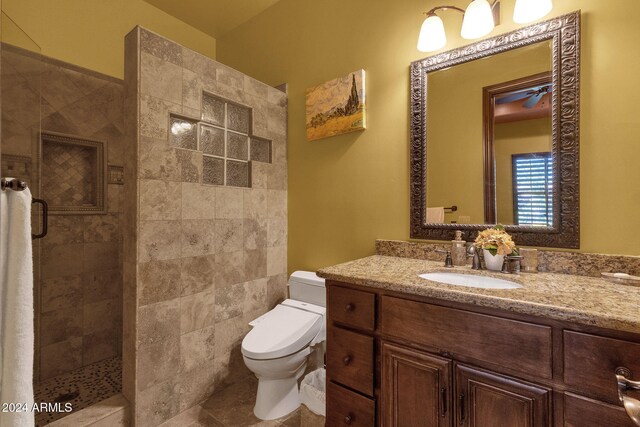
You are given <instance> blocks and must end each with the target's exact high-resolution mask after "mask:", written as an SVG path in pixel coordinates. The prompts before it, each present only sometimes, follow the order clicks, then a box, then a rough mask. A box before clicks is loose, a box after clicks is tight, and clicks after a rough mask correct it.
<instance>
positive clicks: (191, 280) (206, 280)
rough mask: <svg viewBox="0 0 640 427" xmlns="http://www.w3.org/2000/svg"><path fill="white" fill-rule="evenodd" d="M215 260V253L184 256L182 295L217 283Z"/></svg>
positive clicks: (181, 277)
mask: <svg viewBox="0 0 640 427" xmlns="http://www.w3.org/2000/svg"><path fill="white" fill-rule="evenodd" d="M215 261H216V258H215V256H214V255H206V256H197V257H189V258H183V259H182V274H181V275H180V284H181V288H180V295H181V296H185V295H191V294H195V293H198V292H204V291H208V290H210V289H212V288H213V286H214V283H216V282H215V276H214V274H213V272H214V269H215V267H214V265H215Z"/></svg>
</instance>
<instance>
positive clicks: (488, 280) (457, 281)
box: [418, 273, 522, 289]
mask: <svg viewBox="0 0 640 427" xmlns="http://www.w3.org/2000/svg"><path fill="white" fill-rule="evenodd" d="M418 277H421V278H423V279H427V280H433V281H434V282H440V283H446V284H447V285H454V286H466V287H468V288H482V289H518V288H521V287H522V285H519V284H518V283H516V282H512V281H510V280H504V279H495V278H493V277H488V276H476V275H475V274H461V273H425V274H420V275H419V276H418Z"/></svg>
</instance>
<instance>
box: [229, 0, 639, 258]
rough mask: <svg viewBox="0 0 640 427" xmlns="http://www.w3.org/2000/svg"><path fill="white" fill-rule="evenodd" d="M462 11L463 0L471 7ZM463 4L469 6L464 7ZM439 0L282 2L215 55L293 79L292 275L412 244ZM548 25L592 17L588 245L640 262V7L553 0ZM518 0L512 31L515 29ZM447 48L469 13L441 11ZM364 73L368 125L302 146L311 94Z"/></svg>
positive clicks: (585, 212)
mask: <svg viewBox="0 0 640 427" xmlns="http://www.w3.org/2000/svg"><path fill="white" fill-rule="evenodd" d="M462 3H465V2H462ZM462 3H460V4H462ZM436 4H442V2H436V1H433V0H432V1H424V0H404V1H401V2H400V1H373V2H372V1H371V0H349V1H342V0H324V1H311V0H281V1H280V2H279V3H277V4H276V5H274V6H273V7H271V8H269V9H267V10H266V11H265V12H263V13H262V14H260V15H258V16H257V17H255V18H254V19H252V20H250V21H249V22H247V23H245V24H243V25H242V26H240V27H239V28H237V29H236V30H234V31H232V32H230V33H229V34H227V35H226V36H224V37H222V38H219V39H218V45H217V55H218V59H219V60H221V61H222V62H225V63H227V64H229V65H231V66H233V67H236V68H238V69H239V70H240V71H242V72H245V73H247V74H249V75H251V76H253V77H256V78H258V79H260V80H263V81H266V82H267V83H270V84H279V83H283V82H287V83H289V95H290V96H289V108H290V110H289V269H290V270H292V269H299V268H305V269H314V268H318V267H322V266H326V265H330V264H334V263H337V262H341V261H346V260H349V259H353V258H357V257H361V256H365V255H368V254H371V253H373V252H374V239H375V238H387V239H407V238H408V237H409V169H408V164H409V142H408V141H409V68H408V67H409V63H410V62H411V61H414V60H416V59H419V58H421V57H424V56H425V54H423V53H420V52H418V51H417V50H416V48H415V46H416V41H417V39H418V32H419V29H420V24H421V21H422V19H423V17H422V15H421V13H422V12H423V11H425V10H428V9H429V8H430V7H432V6H434V5H436ZM553 4H554V9H553V11H552V13H551V15H549V16H553V15H560V14H563V13H568V12H571V11H573V10H577V9H582V12H583V22H582V24H583V26H582V72H581V82H582V83H581V84H582V88H581V98H580V99H581V108H582V111H581V114H582V116H581V129H580V130H581V138H582V139H581V156H580V157H581V165H580V171H581V221H582V222H581V250H582V251H586V252H601V253H613V254H632V255H640V243H639V242H638V239H637V238H636V237H634V236H633V234H631V235H630V234H629V228H630V226H638V225H640V167H638V159H640V141H639V138H640V114H638V108H637V100H638V99H640V85H639V84H638V83H637V75H638V74H640V55H636V54H635V52H637V51H638V40H640V26H638V25H637V22H636V20H637V16H640V2H638V1H637V0H617V1H616V2H615V7H612V5H611V2H606V1H601V0H555V1H554V2H553ZM513 5H514V0H502V18H503V24H502V25H500V26H499V27H497V28H496V29H495V30H494V32H493V33H492V34H493V35H495V34H498V33H502V32H506V31H510V30H513V29H515V28H517V25H516V24H514V23H513V20H512V14H513ZM442 16H443V18H444V21H445V27H446V28H447V32H448V39H449V43H448V45H447V47H448V48H452V47H455V46H461V45H463V44H465V43H464V42H463V41H462V40H461V39H460V37H459V36H458V35H457V34H456V33H457V32H459V30H460V23H461V16H460V15H459V14H457V13H455V12H444V13H442ZM358 68H365V70H366V71H367V103H368V106H367V114H368V120H367V121H368V125H367V130H366V131H364V132H358V133H353V134H348V135H343V136H339V137H334V138H330V139H325V140H319V141H314V142H307V141H306V140H305V134H304V131H305V118H304V93H305V92H304V91H305V89H306V88H307V87H310V86H313V85H317V84H319V83H322V82H324V81H326V80H329V79H331V78H334V77H336V76H340V75H344V74H346V73H348V72H350V71H352V70H355V69H358Z"/></svg>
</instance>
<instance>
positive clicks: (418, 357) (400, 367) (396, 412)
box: [381, 343, 452, 427]
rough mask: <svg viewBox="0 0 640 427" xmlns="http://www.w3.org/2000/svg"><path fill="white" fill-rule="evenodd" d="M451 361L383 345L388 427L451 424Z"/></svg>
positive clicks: (384, 407) (384, 405)
mask: <svg viewBox="0 0 640 427" xmlns="http://www.w3.org/2000/svg"><path fill="white" fill-rule="evenodd" d="M450 379H451V361H450V360H448V359H443V358H440V357H437V356H431V355H428V354H425V353H422V352H420V351H416V350H411V349H408V348H403V347H398V346H395V345H392V344H389V343H383V344H382V393H381V395H382V419H383V420H384V426H385V427H444V426H449V425H451V406H452V405H451V403H450V401H451V399H450V396H451V387H450Z"/></svg>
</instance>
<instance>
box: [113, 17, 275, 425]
mask: <svg viewBox="0 0 640 427" xmlns="http://www.w3.org/2000/svg"><path fill="white" fill-rule="evenodd" d="M137 31H138V32H139V34H140V46H139V47H138V49H139V51H140V52H142V56H141V61H142V64H139V66H138V76H139V78H140V82H139V83H140V84H139V88H138V90H137V91H136V92H135V94H136V99H137V100H139V102H140V117H139V119H138V122H137V128H136V129H134V132H135V133H136V135H135V139H136V141H139V144H138V145H137V148H138V150H139V159H138V160H137V164H136V170H137V171H138V174H137V178H138V179H137V180H135V184H136V188H137V191H138V192H139V196H138V199H136V202H137V205H135V207H134V209H135V210H136V216H137V217H136V220H135V223H136V224H137V229H136V230H135V232H136V233H137V232H138V231H139V241H138V242H137V244H136V247H135V253H136V254H137V255H138V259H137V261H136V269H137V273H136V275H137V276H136V279H135V282H134V283H136V287H137V291H136V296H137V298H138V303H137V304H136V306H137V313H136V316H137V320H135V319H131V321H135V322H136V324H134V325H133V328H134V329H135V332H129V333H133V334H137V337H138V339H137V343H138V350H137V355H136V356H135V357H134V360H135V365H136V371H135V381H137V385H136V390H137V392H136V400H137V403H136V404H135V405H134V414H135V420H136V422H137V424H138V425H143V426H144V425H158V424H160V423H161V422H164V421H166V420H168V419H170V418H172V417H173V416H174V415H176V412H177V411H179V412H183V411H185V410H187V409H188V408H190V407H192V406H194V405H197V404H198V403H200V402H202V401H203V400H205V399H206V398H207V397H208V396H209V395H210V394H211V393H212V392H213V390H214V389H216V388H219V387H224V386H226V385H228V384H230V383H232V382H234V381H238V380H241V379H242V378H244V377H246V376H247V375H248V374H249V371H248V370H247V369H246V367H245V366H244V363H243V361H242V355H241V352H240V342H241V340H242V337H243V336H244V335H245V334H246V333H247V332H248V330H249V326H248V324H247V323H248V322H249V321H251V320H253V318H255V317H257V316H260V315H261V314H263V313H264V312H265V311H266V310H268V308H270V307H272V306H273V304H274V303H276V302H277V301H276V300H277V299H278V298H280V300H282V299H283V297H284V295H285V294H286V248H285V245H286V215H287V208H286V203H287V195H286V183H285V182H284V181H286V179H287V178H286V172H285V170H286V152H285V155H284V156H283V155H282V148H285V149H286V124H285V122H283V123H282V124H277V123H271V122H273V121H277V120H286V96H284V98H283V97H282V96H281V95H277V96H276V95H274V94H273V91H274V90H275V89H272V88H270V87H268V86H267V85H265V84H263V83H260V82H258V81H256V80H254V79H251V78H250V77H248V76H245V75H243V74H242V73H239V72H238V71H236V70H233V69H231V68H229V67H227V66H225V65H223V64H220V63H217V62H215V61H213V60H211V59H209V58H206V57H204V56H202V55H200V54H198V53H195V52H193V51H191V50H189V49H186V48H183V47H181V46H179V45H177V44H175V43H173V42H171V41H169V40H166V39H163V38H161V37H159V36H157V35H156V34H153V33H150V32H148V31H146V30H144V29H138V30H137ZM132 74H133V73H132ZM203 92H206V93H210V94H211V95H213V96H214V97H220V98H223V99H225V100H228V101H230V102H233V103H236V104H239V105H241V106H246V107H248V108H250V109H252V110H251V111H250V110H249V109H247V108H246V107H238V106H236V105H233V104H229V105H231V110H232V111H231V113H230V120H231V121H232V122H233V123H232V124H231V125H230V126H231V127H232V128H234V129H237V130H242V131H244V132H247V131H250V130H251V128H253V134H254V135H255V134H257V136H260V137H263V138H266V139H268V140H271V139H277V140H278V141H279V142H277V144H276V146H277V147H280V148H279V149H278V150H279V151H273V153H272V154H273V157H274V158H273V161H274V163H275V162H276V161H277V162H279V163H278V165H277V168H278V169H279V171H273V172H270V170H271V169H272V167H273V166H275V165H272V164H268V163H260V162H256V161H253V162H251V163H250V170H251V177H252V188H234V187H225V186H217V185H211V176H210V175H211V174H210V170H209V168H206V171H204V172H203V163H204V159H203V155H202V152H203V151H207V150H209V151H208V154H215V153H213V152H211V150H215V147H214V145H215V144H213V145H212V144H210V143H211V142H213V141H209V144H208V145H207V142H206V141H204V140H201V141H200V142H201V143H200V146H199V147H198V150H194V149H192V148H194V145H193V144H191V145H190V146H189V148H190V149H186V148H185V146H184V145H182V146H181V147H174V146H171V145H170V143H169V120H170V114H174V115H175V117H179V118H183V119H185V118H189V117H190V118H193V119H194V122H195V121H199V120H201V114H202V115H203V117H204V118H205V121H207V120H209V121H212V120H213V121H215V120H216V117H217V116H215V114H214V113H215V111H214V110H215V108H213V106H212V105H209V104H206V105H204V106H203V99H208V100H211V99H215V98H211V97H209V98H206V97H203V95H202V94H203ZM207 102H208V101H207ZM223 105H224V104H223ZM212 108H213V109H212ZM272 109H273V110H274V111H271V110H272ZM199 128H200V129H199V132H200V133H201V134H202V129H201V128H202V126H201V125H199ZM205 130H206V129H205ZM258 132H260V133H258ZM207 135H209V134H206V135H205V137H210V136H211V135H209V136H207ZM242 138H244V139H243V140H244V141H245V142H246V141H247V140H248V137H244V136H243V137H242ZM174 142H175V141H174ZM223 148H224V147H223ZM231 148H233V147H231ZM243 150H246V145H245V146H244V147H243ZM243 150H237V151H236V152H235V153H236V157H238V158H239V159H242V160H245V159H248V155H247V153H246V152H245V151H243ZM267 157H268V156H265V155H263V156H262V157H261V159H267ZM244 165H246V164H244ZM243 167H244V166H243ZM203 173H204V176H203ZM230 175H233V173H232V171H231V172H230V174H227V177H229V176H230ZM238 182H239V181H238ZM227 184H229V183H227ZM267 189H269V190H267ZM271 197H274V200H272V201H270V200H269V199H270V198H271ZM133 205H134V203H133V200H130V201H129V204H128V205H127V206H129V207H130V206H133ZM269 218H272V219H273V224H272V225H271V228H272V229H271V232H269V226H270V222H269ZM270 243H271V244H270ZM268 246H271V247H270V248H268ZM125 258H126V254H125ZM269 272H272V273H273V274H272V276H273V277H269V276H268V273H269ZM126 305H127V304H125V306H126ZM128 328H131V326H129V327H128V326H127V325H125V331H127V330H128ZM125 348H127V347H126V346H125ZM150 367H154V368H157V370H156V369H151V368H150ZM157 371H162V372H157ZM169 399H173V400H172V401H171V402H169ZM173 421H174V420H172V422H173ZM168 425H171V424H168Z"/></svg>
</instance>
